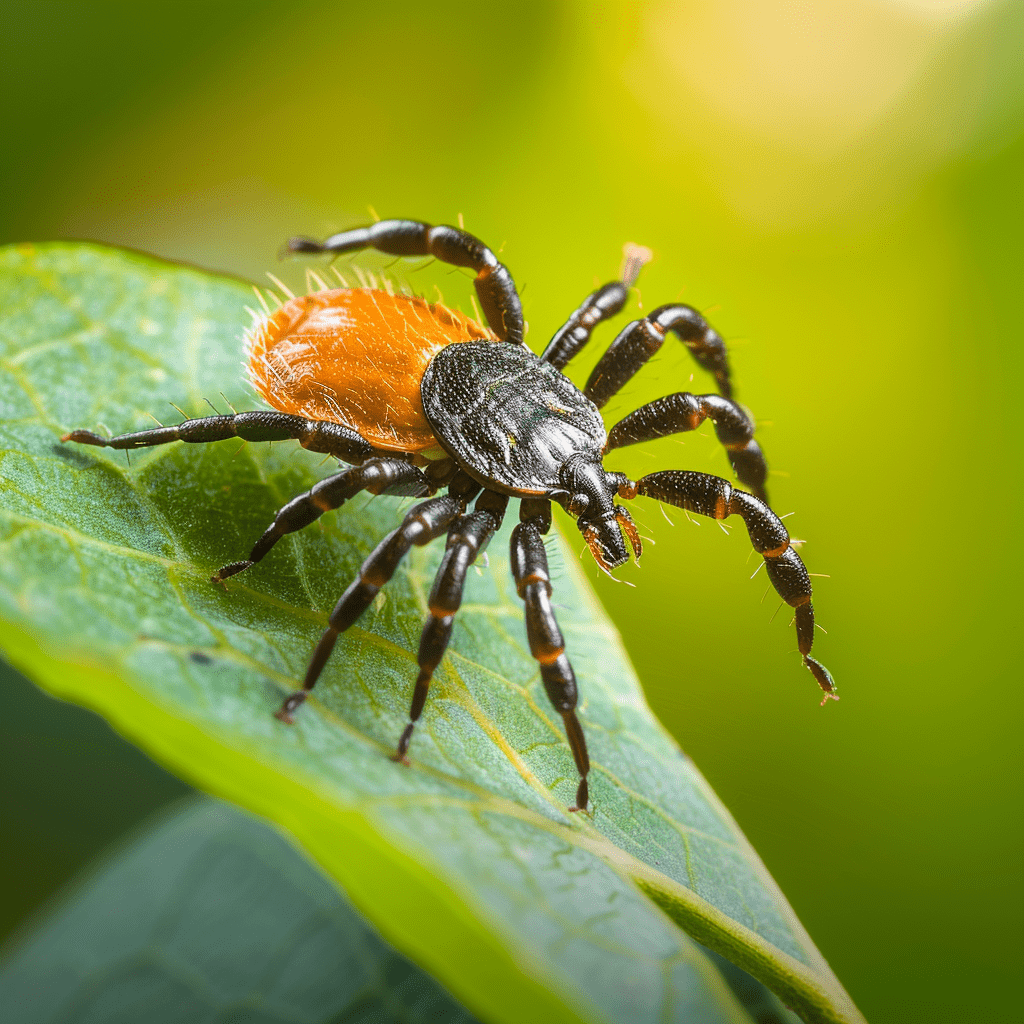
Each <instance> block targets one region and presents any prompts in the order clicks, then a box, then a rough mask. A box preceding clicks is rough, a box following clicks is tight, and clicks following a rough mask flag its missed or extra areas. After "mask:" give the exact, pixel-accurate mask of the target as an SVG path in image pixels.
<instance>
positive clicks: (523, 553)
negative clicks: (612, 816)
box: [511, 498, 590, 811]
mask: <svg viewBox="0 0 1024 1024" xmlns="http://www.w3.org/2000/svg"><path fill="white" fill-rule="evenodd" d="M519 518H520V522H519V525H518V526H516V528H515V529H514V530H513V531H512V545H511V548H512V575H513V576H514V577H515V581H516V590H518V592H519V596H520V597H521V598H522V599H523V601H524V602H525V603H526V636H527V640H528V641H529V644H530V653H531V654H532V655H533V656H534V657H535V658H536V659H537V661H538V663H539V664H540V677H541V679H542V680H543V682H544V689H545V690H546V691H547V695H548V700H549V701H551V705H552V707H554V709H555V710H556V711H557V712H558V713H559V714H560V715H561V716H562V721H563V722H564V723H565V734H566V736H567V737H568V739H569V747H570V749H571V750H572V756H573V760H575V762H576V769H577V771H578V772H579V773H580V784H579V786H578V787H577V789H576V806H575V807H570V808H569V810H571V811H585V810H586V809H587V803H588V801H589V799H590V795H589V788H588V785H587V774H588V773H589V771H590V757H589V756H588V754H587V741H586V738H585V737H584V735H583V729H582V727H581V726H580V723H579V719H577V717H576V701H577V699H578V694H577V691H576V675H575V673H574V672H573V670H572V665H571V664H570V663H569V659H568V658H567V657H566V656H565V640H564V638H563V637H562V631H561V630H560V629H559V628H558V622H557V620H556V619H555V613H554V612H553V611H552V609H551V577H550V576H549V575H548V556H547V552H546V551H545V550H544V539H543V534H545V533H547V532H548V530H549V529H550V527H551V502H549V501H547V500H545V499H538V498H527V499H524V500H523V502H522V505H521V506H520V510H519Z"/></svg>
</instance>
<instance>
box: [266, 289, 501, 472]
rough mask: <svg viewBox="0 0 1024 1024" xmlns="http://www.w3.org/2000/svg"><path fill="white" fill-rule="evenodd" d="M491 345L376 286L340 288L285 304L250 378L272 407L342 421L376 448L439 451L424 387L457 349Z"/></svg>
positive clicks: (471, 328)
mask: <svg viewBox="0 0 1024 1024" xmlns="http://www.w3.org/2000/svg"><path fill="white" fill-rule="evenodd" d="M488 339H489V340H494V341H496V340H497V339H496V337H495V335H494V334H492V333H491V332H490V331H489V330H487V329H486V328H485V327H482V326H481V325H480V324H478V323H477V322H476V321H475V320H471V319H470V318H469V317H466V316H463V314H461V313H456V312H455V311H454V310H451V309H448V308H447V307H445V306H442V305H440V303H436V304H434V305H431V304H430V303H428V302H427V301H426V300H425V299H421V298H418V297H416V296H409V295H401V294H398V295H392V294H391V293H389V292H385V291H378V290H376V289H371V288H337V289H334V290H332V291H322V292H316V293H314V294H312V295H303V296H300V297H299V298H296V299H291V300H289V301H288V302H286V303H285V304H284V305H283V306H282V307H281V308H280V309H279V310H278V311H277V312H276V313H274V314H273V315H272V316H269V317H268V318H267V320H266V322H265V323H264V324H262V325H261V326H260V327H259V328H257V329H256V330H255V331H254V332H253V336H252V338H251V340H250V344H249V376H250V378H251V380H252V383H253V386H254V387H255V388H256V390H257V391H258V392H259V393H260V394H261V395H262V396H263V397H264V398H265V399H266V400H267V402H269V403H270V404H271V405H272V406H273V407H274V408H275V409H279V410H280V411H281V412H287V413H294V414H297V415H299V416H306V417H308V418H309V419H315V420H330V421H332V422H334V423H344V424H345V425H346V426H349V427H351V428H352V429H353V430H355V431H357V432H358V433H359V434H361V435H362V436H363V437H364V438H365V439H366V440H367V441H369V442H370V444H372V445H375V446H376V447H378V448H386V449H392V450H396V451H404V452H421V451H425V450H427V449H430V448H436V447H437V440H436V439H435V437H434V434H433V431H432V430H431V429H430V424H429V423H428V422H427V419H426V417H425V416H424V414H423V405H422V403H421V401H420V381H421V380H422V378H423V372H424V371H425V370H426V368H427V364H428V363H429V362H430V360H431V359H432V358H433V357H434V355H435V354H436V353H437V352H438V351H440V350H441V349H442V348H444V347H445V346H446V345H450V344H452V343H453V342H460V341H482V340H488Z"/></svg>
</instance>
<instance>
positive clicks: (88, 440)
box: [61, 430, 107, 448]
mask: <svg viewBox="0 0 1024 1024" xmlns="http://www.w3.org/2000/svg"><path fill="white" fill-rule="evenodd" d="M61 440H62V441H77V442H78V443H79V444H94V445H96V447H97V448H106V446H107V439H106V438H105V437H100V435H99V434H94V433H93V432H92V431H91V430H72V431H71V433H70V434H65V435H64V436H63V437H62V438H61Z"/></svg>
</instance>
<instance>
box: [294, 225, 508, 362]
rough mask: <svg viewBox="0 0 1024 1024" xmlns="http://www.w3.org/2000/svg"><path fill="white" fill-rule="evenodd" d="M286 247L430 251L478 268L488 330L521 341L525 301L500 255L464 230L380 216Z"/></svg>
mask: <svg viewBox="0 0 1024 1024" xmlns="http://www.w3.org/2000/svg"><path fill="white" fill-rule="evenodd" d="M288 249H289V250H290V251H291V252H296V253H324V252H329V253H343V252H353V251H354V250H356V249H379V250H380V251H381V252H386V253H390V254H391V255H392V256H434V257H436V258H437V259H439V260H441V262H442V263H450V264H451V265H452V266H455V267H469V268H470V269H471V270H475V271H476V281H475V282H474V283H475V285H476V293H477V296H478V297H479V299H480V308H481V309H482V310H483V311H484V316H485V317H487V322H488V323H489V324H490V326H491V330H492V331H494V333H495V334H496V335H497V336H498V337H499V338H500V339H501V340H502V341H511V342H514V343H515V344H517V345H521V344H522V343H523V307H522V304H521V303H520V301H519V293H518V292H517V291H516V286H515V283H514V282H513V281H512V275H511V274H510V273H509V272H508V269H507V268H506V267H505V266H504V264H502V263H499V262H498V257H497V256H495V255H494V253H493V252H491V250H490V249H488V248H487V246H486V245H484V243H483V242H481V241H480V239H479V238H474V237H473V236H472V235H471V234H469V233H468V232H467V231H462V230H460V229H459V228H453V227H449V226H447V225H441V226H439V227H431V226H430V225H429V224H422V223H420V222H419V221H416V220H381V221H378V222H377V223H376V224H370V225H369V226H367V227H364V228H352V229H351V230H350V231H342V232H340V233H339V234H337V235H331V237H330V238H328V239H326V240H324V241H323V242H317V241H315V240H313V239H312V238H292V239H291V240H290V241H289V242H288Z"/></svg>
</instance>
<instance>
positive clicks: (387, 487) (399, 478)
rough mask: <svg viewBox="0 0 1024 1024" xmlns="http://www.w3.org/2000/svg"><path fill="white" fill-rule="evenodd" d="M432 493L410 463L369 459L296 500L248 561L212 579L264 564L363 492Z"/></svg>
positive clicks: (416, 495) (219, 579)
mask: <svg viewBox="0 0 1024 1024" xmlns="http://www.w3.org/2000/svg"><path fill="white" fill-rule="evenodd" d="M432 490H433V488H432V487H431V485H430V481H429V480H428V479H427V478H426V476H424V475H423V473H422V472H421V471H420V470H418V469H417V468H416V467H415V466H413V465H412V464H411V463H409V462H405V461H404V460H402V459H369V460H367V461H366V462H364V463H363V464H362V465H361V466H354V467H353V468H352V469H346V470H345V471H344V472H343V473H337V474H335V475H334V476H331V477H328V478H327V479H326V480H321V481H320V482H319V483H317V484H314V485H313V486H312V487H311V488H310V489H309V490H308V491H307V492H306V493H305V494H300V495H299V496H298V497H297V498H293V499H292V500H291V501H289V502H288V504H287V505H285V506H284V507H283V508H282V509H281V510H280V511H279V512H278V513H277V515H276V516H275V517H274V521H273V523H271V524H270V526H269V527H267V529H266V531H265V532H264V534H263V536H262V537H260V539H259V540H258V541H256V544H255V546H254V547H253V549H252V552H251V553H250V555H249V557H248V558H247V559H245V560H243V561H241V562H232V563H231V565H226V566H224V568H223V569H220V570H219V571H218V572H216V573H215V574H214V575H213V576H212V577H210V578H211V580H212V581H213V582H214V583H223V582H224V580H226V579H228V578H229V577H231V576H235V575H236V574H237V573H240V572H242V570H243V569H248V568H249V566H250V565H253V564H254V563H255V562H258V561H260V559H262V558H263V556H264V555H266V554H267V552H268V551H270V549H271V548H272V547H273V546H274V545H275V544H276V543H277V542H278V541H279V540H280V539H281V538H282V537H284V536H286V535H287V534H289V533H294V532H295V531H296V530H301V529H302V528H303V527H304V526H309V524H310V523H314V522H316V520H317V519H319V518H320V517H321V516H322V515H323V514H324V513H325V512H330V511H331V510H332V509H336V508H341V506H342V505H344V504H345V502H346V501H348V499H349V498H352V497H354V496H355V495H356V494H358V493H359V492H360V491H369V492H370V493H371V494H396V495H405V496H407V497H414V498H421V497H422V496H423V495H424V494H429V493H430V492H431V491H432Z"/></svg>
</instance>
